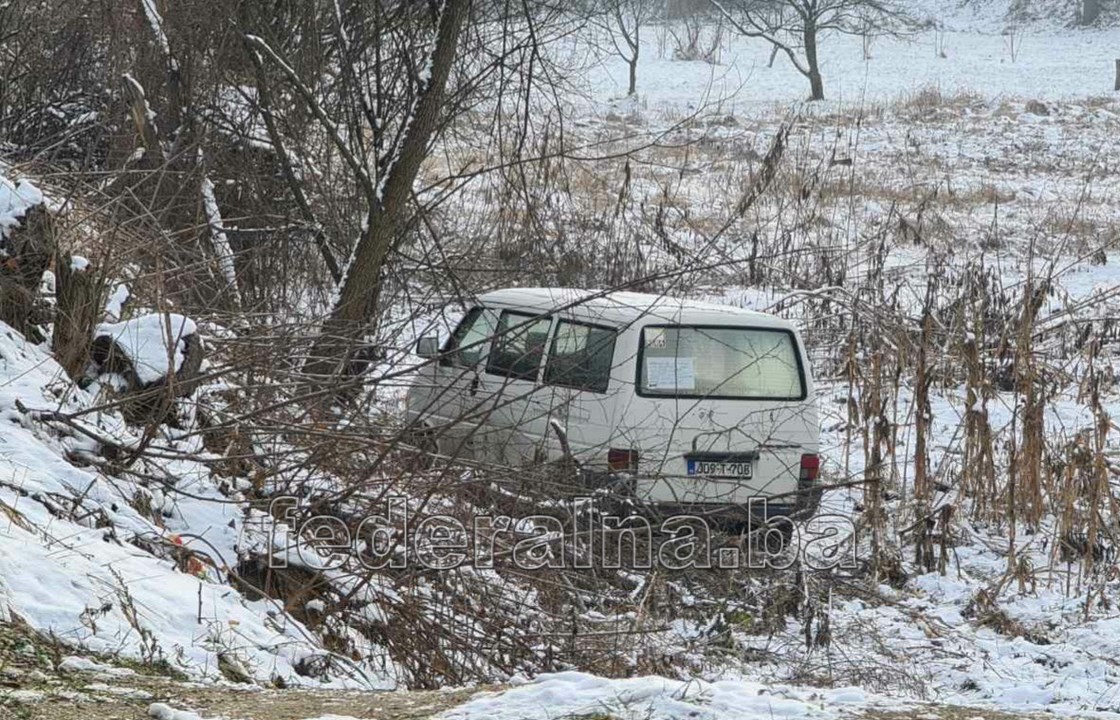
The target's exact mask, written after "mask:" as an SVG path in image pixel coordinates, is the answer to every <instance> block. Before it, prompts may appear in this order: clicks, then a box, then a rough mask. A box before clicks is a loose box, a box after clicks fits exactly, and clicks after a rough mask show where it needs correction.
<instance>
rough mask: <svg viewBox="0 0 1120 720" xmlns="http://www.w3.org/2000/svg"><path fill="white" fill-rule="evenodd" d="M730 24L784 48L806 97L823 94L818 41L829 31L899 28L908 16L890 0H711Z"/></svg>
mask: <svg viewBox="0 0 1120 720" xmlns="http://www.w3.org/2000/svg"><path fill="white" fill-rule="evenodd" d="M711 3H712V5H714V6H715V7H716V9H717V10H718V11H719V12H720V14H721V15H723V16H724V17H725V18H726V19H727V20H728V22H730V23H731V25H732V27H734V28H735V30H737V31H738V32H739V33H740V34H742V35H744V36H746V37H755V38H762V39H763V40H766V41H767V42H768V43H770V44H771V45H772V46H773V47H774V50H775V52H781V53H784V54H785V55H786V56H787V57H788V58H789V60H790V62H791V63H793V66H794V67H795V68H797V71H798V72H800V73H801V74H802V75H804V76H805V77H806V79H808V80H809V87H810V95H809V99H810V100H824V80H823V78H822V77H821V69H820V58H819V43H820V39H821V36H822V35H824V34H827V33H830V32H838V33H844V34H847V35H861V36H863V37H864V38H865V39H866V38H870V37H872V36H875V35H892V34H899V33H901V32H902V31H903V30H904V28H906V27H907V25H908V24H909V23H908V19H907V17H906V15H905V12H904V10H903V8H902V6H901V5H900V4H899V3H898V2H897V1H896V0H741V1H740V2H731V1H729V0H711Z"/></svg>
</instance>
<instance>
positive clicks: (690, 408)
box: [626, 324, 819, 505]
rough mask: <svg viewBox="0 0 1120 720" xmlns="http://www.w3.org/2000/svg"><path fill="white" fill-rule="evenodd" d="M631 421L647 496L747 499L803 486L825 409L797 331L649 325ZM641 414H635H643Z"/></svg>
mask: <svg viewBox="0 0 1120 720" xmlns="http://www.w3.org/2000/svg"><path fill="white" fill-rule="evenodd" d="M637 365H638V367H637V377H636V394H637V396H638V398H637V399H636V400H635V402H634V403H633V404H632V411H633V410H637V412H636V413H635V412H632V413H631V416H630V417H627V418H626V422H627V424H628V425H630V424H635V425H638V427H634V428H632V431H633V432H635V433H638V434H640V435H641V437H642V454H643V456H644V457H643V458H642V459H641V464H640V479H639V487H638V489H639V494H640V495H642V496H644V497H645V499H647V500H649V501H653V502H663V503H680V504H683V505H687V504H692V503H699V504H711V503H718V504H742V503H746V502H748V501H750V500H751V499H753V498H759V497H771V496H774V495H778V496H782V497H781V499H780V500H776V501H775V502H790V503H792V502H793V500H794V495H793V493H795V492H796V491H797V488H798V477H799V474H800V466H801V456H802V455H803V454H809V453H816V451H817V436H818V432H819V430H818V428H817V417H816V412H815V406H814V404H813V403H812V402H810V401H809V400H808V399H809V390H810V387H809V377H808V373H807V372H806V367H805V359H804V355H803V352H802V349H801V346H800V342H799V341H798V339H797V337H796V335H795V334H794V333H793V331H791V330H787V329H784V328H767V327H742V326H715V325H687V324H682V325H668V324H666V325H647V326H645V327H644V328H643V329H642V334H641V338H640V346H639V353H638V358H637ZM635 416H637V417H635Z"/></svg>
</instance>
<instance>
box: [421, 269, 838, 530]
mask: <svg viewBox="0 0 1120 720" xmlns="http://www.w3.org/2000/svg"><path fill="white" fill-rule="evenodd" d="M417 354H418V355H420V356H421V357H424V358H427V359H428V362H426V363H425V364H423V365H422V366H421V368H420V369H419V371H418V372H419V377H418V379H417V381H416V382H415V383H414V385H413V386H412V388H411V389H410V390H409V393H408V396H407V402H406V405H407V413H408V420H409V422H410V424H411V426H412V427H418V428H423V432H424V436H423V437H424V438H425V442H426V443H427V444H428V446H429V447H430V448H431V449H435V450H438V452H439V453H440V454H441V455H446V456H449V457H451V458H469V459H472V460H475V461H480V462H492V463H499V464H502V465H507V466H508V465H524V464H530V463H537V462H542V461H548V460H557V459H560V458H563V457H565V455H566V454H568V455H570V456H571V457H572V458H574V459H575V460H576V461H577V462H578V463H579V464H580V466H581V467H582V468H584V469H587V470H590V471H592V472H601V473H604V474H609V475H606V476H622V477H625V478H627V479H628V481H629V482H628V483H627V487H628V488H630V491H632V492H633V493H634V494H635V495H636V497H637V499H639V500H642V501H644V502H646V503H650V504H654V505H657V506H671V507H674V508H688V509H690V510H691V511H696V510H698V509H702V510H705V511H720V510H728V509H736V510H738V509H739V508H742V507H743V506H744V505H746V504H747V503H748V502H751V503H752V504H753V506H754V507H758V506H759V505H761V504H762V503H760V502H759V501H758V499H760V498H765V499H766V503H765V504H764V505H765V508H766V514H767V515H768V516H769V515H790V514H795V513H797V514H801V513H803V512H806V511H807V512H812V510H813V509H814V508H815V505H816V499H817V497H818V496H819V493H818V492H815V491H814V489H815V486H816V480H817V471H818V467H819V460H818V455H817V452H818V444H819V432H820V431H819V427H818V424H817V409H816V404H815V400H814V397H815V395H814V391H813V379H812V375H811V373H810V372H809V362H808V358H807V356H806V354H805V348H804V345H803V344H802V342H801V338H800V336H799V335H798V333H797V330H796V329H794V327H793V325H792V324H791V323H789V322H788V321H786V320H783V319H781V318H778V317H774V316H772V315H767V314H764V313H758V312H752V311H748V310H743V309H739V308H733V307H726V306H722V305H714V304H710V303H702V302H695V301H692V300H680V299H673V298H669V297H662V296H657V295H646V294H639V293H629V292H611V293H596V292H593V291H587V290H571V289H556V288H515V289H507V290H497V291H494V292H490V293H487V294H485V295H482V296H481V297H480V298H479V299H478V302H477V304H476V305H475V307H473V308H471V309H470V310H469V311H468V312H467V313H466V315H465V316H464V317H463V319H462V321H461V322H460V323H459V325H458V327H457V328H456V329H455V331H454V332H453V333H452V335H451V337H450V338H449V339H448V340H447V342H446V343H444V345H443V347H442V348H441V347H439V345H438V342H437V340H436V338H430V337H429V338H422V339H421V340H420V341H419V342H418V344H417ZM565 445H567V448H565Z"/></svg>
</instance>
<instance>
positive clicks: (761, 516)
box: [593, 473, 822, 523]
mask: <svg viewBox="0 0 1120 720" xmlns="http://www.w3.org/2000/svg"><path fill="white" fill-rule="evenodd" d="M606 476H607V477H606V478H604V477H603V476H602V475H600V476H599V482H595V483H594V484H596V485H598V486H599V487H604V486H607V487H611V488H612V489H613V490H614V491H615V492H616V493H618V494H620V495H622V496H625V497H629V498H633V499H634V500H636V501H637V502H638V503H639V504H641V505H642V506H644V507H645V508H647V509H648V510H650V511H652V512H653V513H655V514H657V515H659V516H662V517H668V516H670V515H677V516H682V515H691V516H695V517H701V518H706V519H707V518H710V519H712V520H714V521H716V522H720V523H723V522H727V523H739V522H747V521H750V520H754V521H758V520H763V521H766V520H771V519H776V518H789V519H791V520H802V519H806V518H809V517H812V516H813V515H815V514H816V512H817V510H818V508H820V504H821V493H822V490H821V487H820V484H819V483H818V482H816V481H805V480H799V481H798V483H797V485H798V487H797V490H795V491H793V492H788V493H783V494H781V495H774V496H772V497H768V496H766V495H759V496H758V497H757V498H753V499H752V500H751V501H750V502H746V503H730V502H679V501H676V502H673V501H657V500H649V499H646V498H642V497H641V496H640V494H639V493H637V492H636V491H635V488H636V486H638V485H639V483H636V482H635V478H634V477H633V476H625V475H619V474H616V473H607V474H606ZM593 482H594V481H593Z"/></svg>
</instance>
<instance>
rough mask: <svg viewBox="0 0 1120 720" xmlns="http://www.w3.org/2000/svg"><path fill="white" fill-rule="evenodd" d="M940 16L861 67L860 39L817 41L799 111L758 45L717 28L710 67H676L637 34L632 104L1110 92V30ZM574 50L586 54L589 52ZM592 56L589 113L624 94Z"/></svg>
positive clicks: (791, 77)
mask: <svg viewBox="0 0 1120 720" xmlns="http://www.w3.org/2000/svg"><path fill="white" fill-rule="evenodd" d="M944 5H945V6H948V5H949V3H945V4H944ZM931 10H932V12H931ZM943 12H944V9H943V8H941V7H938V4H931V7H927V8H926V11H925V13H926V16H927V17H931V18H938V21H939V22H940V23H941V25H942V27H943V29H942V30H919V31H916V32H914V33H912V34H908V35H907V36H905V37H903V38H890V37H882V38H876V39H874V40H873V41H872V44H871V58H870V59H865V58H864V45H863V39H862V38H861V37H859V36H852V35H829V36H825V37H824V38H823V39H822V41H821V74H822V75H823V76H824V83H825V97H826V101H825V102H824V103H819V104H814V105H811V106H808V104H807V103H804V102H803V101H804V100H805V99H806V98H807V97H808V95H809V85H808V81H807V80H806V79H805V78H804V77H803V76H802V75H801V74H800V73H798V72H797V70H796V69H795V68H794V67H793V65H792V64H791V63H790V62H789V61H788V60H787V59H786V58H785V56H784V55H781V54H779V56H778V57H777V59H776V60H775V61H774V64H773V67H768V65H769V61H770V52H771V51H770V46H769V45H768V44H767V43H766V42H765V41H763V40H759V39H751V38H743V37H741V36H737V35H735V34H734V31H733V30H732V29H731V28H729V27H726V26H725V27H724V28H723V29H722V41H721V42H720V43H719V44H718V46H717V47H718V48H719V50H718V61H719V62H717V63H714V64H710V63H707V62H702V61H692V62H682V61H678V60H674V59H673V39H672V36H671V35H670V34H669V33H668V31H667V30H665V29H663V28H658V27H651V28H646V29H645V30H644V31H643V35H642V49H641V54H640V56H639V57H640V59H639V66H638V102H639V104H640V105H641V106H642V108H643V109H649V110H654V111H662V112H667V113H670V114H678V115H679V114H682V113H685V112H687V111H688V110H690V109H695V108H698V107H701V106H703V105H718V106H719V107H720V109H722V110H724V111H726V112H732V113H743V114H745V115H754V114H757V113H758V112H760V111H767V110H775V111H777V112H781V113H784V112H787V111H788V109H789V108H790V107H791V106H798V109H801V110H810V111H813V112H822V111H825V112H827V111H833V110H836V109H838V108H841V107H843V108H852V107H859V106H868V105H876V104H883V103H889V102H892V101H897V100H902V99H905V98H907V97H909V96H912V95H914V94H915V93H917V92H918V91H920V90H921V89H922V88H930V87H932V88H938V89H940V90H941V91H942V92H943V93H947V94H953V93H957V92H961V91H968V92H971V93H976V94H978V95H981V96H983V97H984V98H985V99H987V100H989V101H998V100H1000V99H1004V98H1008V99H1010V98H1019V99H1038V100H1063V99H1064V100H1069V99H1075V98H1076V99H1080V100H1084V99H1086V98H1091V97H1107V96H1110V95H1111V94H1112V92H1113V86H1114V81H1115V61H1116V59H1117V47H1118V45H1120V29H1118V28H1109V29H1102V30H1078V31H1061V30H1054V29H1053V28H1052V27H1051V28H1046V27H1040V26H1031V25H1027V26H1013V25H1008V23H1006V22H1005V21H1004V20H1002V19H1000V18H999V17H997V16H995V15H994V14H992V13H991V12H985V13H983V14H979V15H977V14H973V13H972V12H970V11H969V9H967V8H965V9H959V10H956V11H955V12H952V13H951V14H948V15H942V13H943ZM939 15H940V16H941V17H938V16H939ZM920 17H921V15H920ZM1012 29H1013V30H1014V33H1015V34H1014V35H1011V34H1010V30H1012ZM705 32H706V33H707V37H708V38H709V39H710V38H711V37H712V36H713V35H714V34H715V33H716V30H715V29H714V28H712V27H708V28H706V30H705ZM1012 38H1014V42H1012ZM604 40H605V38H604ZM593 47H599V48H610V43H609V40H605V42H599V43H597V44H596V45H595V46H593ZM1012 47H1014V57H1012V55H1013V52H1012ZM580 50H581V51H582V52H585V53H590V52H593V50H592V48H591V47H581V48H580ZM939 52H943V54H944V57H940V56H939ZM577 54H578V51H577ZM599 56H600V57H601V58H602V62H601V64H600V65H599V66H598V67H595V68H592V69H591V70H590V71H589V72H588V73H587V75H586V77H585V78H584V79H585V80H586V82H587V89H588V93H589V98H590V99H591V100H592V103H593V105H600V104H602V103H610V102H611V101H614V100H618V99H620V98H623V97H625V95H626V82H627V65H626V63H625V62H624V61H623V60H622V59H621V58H619V57H618V56H616V55H614V54H612V53H609V52H608V53H601V54H600V55H599Z"/></svg>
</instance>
